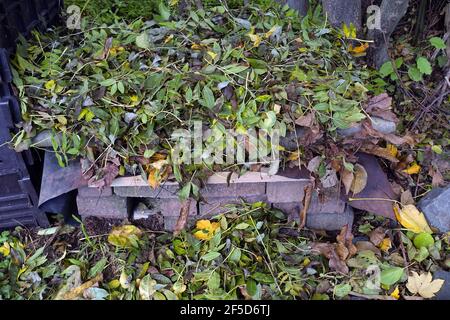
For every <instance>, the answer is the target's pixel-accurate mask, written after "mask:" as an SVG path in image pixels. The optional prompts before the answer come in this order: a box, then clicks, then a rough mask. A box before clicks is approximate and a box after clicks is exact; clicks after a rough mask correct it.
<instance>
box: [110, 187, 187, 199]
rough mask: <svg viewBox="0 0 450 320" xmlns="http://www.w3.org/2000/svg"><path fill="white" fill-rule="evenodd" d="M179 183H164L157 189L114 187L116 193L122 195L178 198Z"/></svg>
mask: <svg viewBox="0 0 450 320" xmlns="http://www.w3.org/2000/svg"><path fill="white" fill-rule="evenodd" d="M178 190H179V186H178V185H177V184H170V185H162V186H160V187H158V188H156V189H153V188H152V187H150V186H148V187H147V186H145V187H114V193H115V194H117V195H119V196H121V197H132V198H163V199H165V198H178V194H177V193H178Z"/></svg>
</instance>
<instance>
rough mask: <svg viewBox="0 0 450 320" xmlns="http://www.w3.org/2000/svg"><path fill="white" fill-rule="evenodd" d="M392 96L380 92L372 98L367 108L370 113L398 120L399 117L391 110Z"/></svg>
mask: <svg viewBox="0 0 450 320" xmlns="http://www.w3.org/2000/svg"><path fill="white" fill-rule="evenodd" d="M391 105H392V98H391V97H389V96H388V94H387V93H382V94H379V95H377V96H375V97H373V98H371V99H370V100H369V102H368V104H367V107H366V108H365V110H366V112H367V113H368V114H369V115H372V116H376V117H379V118H382V119H384V120H388V121H393V122H398V118H397V116H396V115H395V113H393V112H392V111H391Z"/></svg>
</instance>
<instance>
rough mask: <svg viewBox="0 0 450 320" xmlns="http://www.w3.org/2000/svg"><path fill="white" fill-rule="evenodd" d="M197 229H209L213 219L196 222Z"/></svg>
mask: <svg viewBox="0 0 450 320" xmlns="http://www.w3.org/2000/svg"><path fill="white" fill-rule="evenodd" d="M196 227H197V229H207V230H209V229H210V228H211V221H209V220H198V221H197V224H196Z"/></svg>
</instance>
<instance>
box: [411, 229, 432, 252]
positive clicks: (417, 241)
mask: <svg viewBox="0 0 450 320" xmlns="http://www.w3.org/2000/svg"><path fill="white" fill-rule="evenodd" d="M413 243H414V246H415V247H416V248H418V249H420V248H422V247H425V248H427V247H429V246H432V245H433V244H434V239H433V236H432V235H431V234H429V233H427V232H422V233H419V234H418V235H417V236H416V237H415V238H414V241H413Z"/></svg>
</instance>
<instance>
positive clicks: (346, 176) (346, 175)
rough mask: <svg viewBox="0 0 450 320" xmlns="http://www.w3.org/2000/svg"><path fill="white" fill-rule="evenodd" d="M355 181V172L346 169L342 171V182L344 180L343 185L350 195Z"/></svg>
mask: <svg viewBox="0 0 450 320" xmlns="http://www.w3.org/2000/svg"><path fill="white" fill-rule="evenodd" d="M353 179H354V175H353V172H351V171H349V170H347V169H344V170H342V171H341V180H342V184H343V185H344V187H345V193H346V194H348V193H349V192H350V188H351V186H352V183H353Z"/></svg>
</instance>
